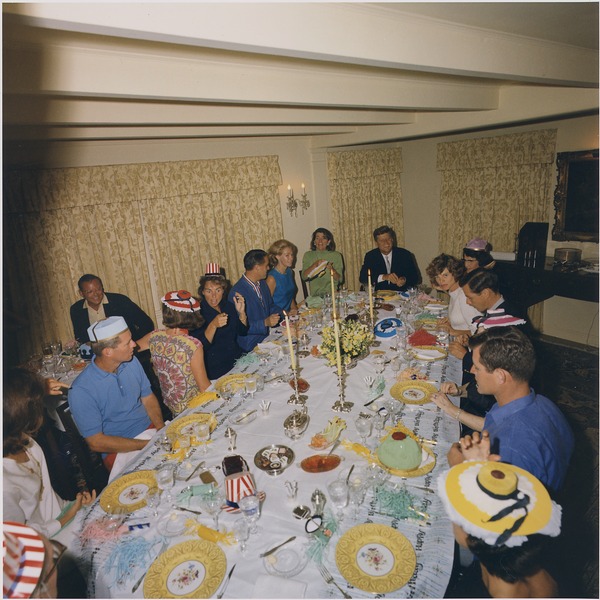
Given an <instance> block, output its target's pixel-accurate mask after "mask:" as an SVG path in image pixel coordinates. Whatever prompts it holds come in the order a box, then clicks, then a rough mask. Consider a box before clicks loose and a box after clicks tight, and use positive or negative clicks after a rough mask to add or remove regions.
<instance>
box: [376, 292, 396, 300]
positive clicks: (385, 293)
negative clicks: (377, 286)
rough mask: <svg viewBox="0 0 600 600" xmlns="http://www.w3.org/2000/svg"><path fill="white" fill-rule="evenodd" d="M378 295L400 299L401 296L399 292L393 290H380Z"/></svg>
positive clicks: (386, 298)
mask: <svg viewBox="0 0 600 600" xmlns="http://www.w3.org/2000/svg"><path fill="white" fill-rule="evenodd" d="M377 296H379V297H380V298H383V299H384V300H398V299H399V298H400V295H399V294H398V292H394V291H393V290H379V291H378V292H377Z"/></svg>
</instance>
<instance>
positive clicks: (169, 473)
mask: <svg viewBox="0 0 600 600" xmlns="http://www.w3.org/2000/svg"><path fill="white" fill-rule="evenodd" d="M156 484H157V485H158V487H159V488H160V489H161V490H162V492H163V493H164V496H163V497H164V500H165V502H166V503H167V504H168V505H169V506H170V505H171V504H172V503H173V496H172V495H171V489H172V488H173V486H174V485H175V469H174V468H173V465H170V464H166V465H161V466H160V467H158V469H156Z"/></svg>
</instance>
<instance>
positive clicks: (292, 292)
mask: <svg viewBox="0 0 600 600" xmlns="http://www.w3.org/2000/svg"><path fill="white" fill-rule="evenodd" d="M297 252H298V248H296V246H294V244H292V242H288V241H287V240H277V241H276V242H273V243H272V244H271V247H270V248H269V250H268V254H269V266H270V267H271V270H270V271H269V272H268V273H267V285H268V286H269V290H271V295H272V296H273V302H274V303H275V306H276V307H277V308H279V309H281V310H285V311H288V312H289V311H290V310H293V311H295V310H297V308H298V307H297V305H296V291H297V288H296V281H295V279H294V272H293V271H292V266H293V264H294V262H295V260H296V254H297Z"/></svg>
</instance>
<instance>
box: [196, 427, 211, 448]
mask: <svg viewBox="0 0 600 600" xmlns="http://www.w3.org/2000/svg"><path fill="white" fill-rule="evenodd" d="M194 435H195V437H196V439H197V440H198V441H199V442H202V454H204V455H206V454H207V453H208V440H210V425H209V424H208V423H206V422H205V423H196V424H195V425H194Z"/></svg>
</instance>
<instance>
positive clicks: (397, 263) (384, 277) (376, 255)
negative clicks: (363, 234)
mask: <svg viewBox="0 0 600 600" xmlns="http://www.w3.org/2000/svg"><path fill="white" fill-rule="evenodd" d="M373 239H374V240H375V243H376V244H377V248H374V249H373V250H370V251H369V252H367V253H366V254H365V259H364V261H363V266H362V268H361V270H360V276H359V280H360V282H361V283H362V284H364V285H367V283H368V275H369V270H370V271H371V284H372V285H373V287H374V288H375V289H376V290H395V291H403V290H406V289H408V288H410V287H413V286H415V285H417V284H418V283H419V281H420V275H419V269H418V267H417V263H416V261H415V257H414V256H413V255H412V254H411V253H410V252H409V251H408V250H405V249H404V248H398V246H396V243H397V242H396V232H395V231H394V230H393V229H392V228H391V227H388V226H387V225H384V226H382V227H378V228H377V229H376V230H375V231H374V232H373Z"/></svg>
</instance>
